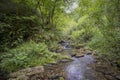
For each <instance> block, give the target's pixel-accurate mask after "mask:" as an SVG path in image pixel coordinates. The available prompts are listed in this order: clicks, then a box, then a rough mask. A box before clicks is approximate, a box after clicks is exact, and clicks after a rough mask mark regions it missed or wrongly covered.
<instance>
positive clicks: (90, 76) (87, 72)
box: [63, 43, 97, 80]
mask: <svg viewBox="0 0 120 80" xmlns="http://www.w3.org/2000/svg"><path fill="white" fill-rule="evenodd" d="M63 48H64V51H65V50H67V51H68V54H69V52H70V51H69V50H71V49H70V47H68V43H67V44H66V43H65V44H64V45H63ZM72 60H73V61H72V62H70V63H69V64H67V65H66V67H65V73H66V74H67V78H66V80H97V79H96V74H95V73H96V72H95V70H94V69H93V67H91V66H90V64H92V63H94V58H93V56H92V55H87V54H84V56H83V57H80V58H76V57H72Z"/></svg>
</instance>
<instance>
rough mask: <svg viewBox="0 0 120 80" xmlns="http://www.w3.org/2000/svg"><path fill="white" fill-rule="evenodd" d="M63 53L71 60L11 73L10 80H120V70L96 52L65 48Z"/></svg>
mask: <svg viewBox="0 0 120 80" xmlns="http://www.w3.org/2000/svg"><path fill="white" fill-rule="evenodd" d="M61 53H62V54H67V55H68V56H71V59H62V60H58V61H56V63H50V64H46V65H44V66H38V67H32V68H27V69H23V70H20V71H17V72H14V73H11V74H10V78H9V80H120V70H119V69H118V68H117V67H115V66H112V65H111V64H110V63H109V61H107V60H106V58H105V57H104V58H99V57H98V56H96V55H95V54H96V52H94V51H91V50H89V49H85V48H77V49H71V48H65V47H64V50H62V52H61Z"/></svg>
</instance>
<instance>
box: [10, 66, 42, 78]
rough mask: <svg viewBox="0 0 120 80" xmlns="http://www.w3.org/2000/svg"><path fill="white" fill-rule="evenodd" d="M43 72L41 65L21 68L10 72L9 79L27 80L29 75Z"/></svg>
mask: <svg viewBox="0 0 120 80" xmlns="http://www.w3.org/2000/svg"><path fill="white" fill-rule="evenodd" d="M43 72H44V67H43V66H37V67H32V68H27V69H22V70H19V71H17V72H13V73H11V74H10V79H9V80H29V77H30V76H32V75H36V74H42V73H43Z"/></svg>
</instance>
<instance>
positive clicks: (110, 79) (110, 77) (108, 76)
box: [105, 75, 117, 80]
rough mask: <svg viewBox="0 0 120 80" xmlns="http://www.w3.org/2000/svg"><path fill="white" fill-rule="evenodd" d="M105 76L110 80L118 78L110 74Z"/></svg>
mask: <svg viewBox="0 0 120 80" xmlns="http://www.w3.org/2000/svg"><path fill="white" fill-rule="evenodd" d="M105 77H106V78H107V79H108V80H117V79H115V78H114V77H113V76H110V75H105Z"/></svg>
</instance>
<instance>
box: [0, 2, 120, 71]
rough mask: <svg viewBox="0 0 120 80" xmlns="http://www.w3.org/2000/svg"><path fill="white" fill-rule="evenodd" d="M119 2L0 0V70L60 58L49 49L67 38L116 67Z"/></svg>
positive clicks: (119, 45)
mask: <svg viewBox="0 0 120 80" xmlns="http://www.w3.org/2000/svg"><path fill="white" fill-rule="evenodd" d="M119 4H120V1H119V0H112V1H111V0H1V1H0V63H1V64H0V69H1V71H6V72H13V71H16V70H18V69H22V68H26V67H31V66H37V65H43V64H45V63H49V62H53V61H55V60H56V59H60V58H61V57H62V56H61V55H58V54H55V53H54V52H51V51H52V49H53V50H55V49H54V48H57V47H58V46H59V45H58V44H57V42H58V41H60V40H64V39H67V38H69V39H71V40H72V41H73V43H75V44H76V45H77V44H85V45H86V46H87V47H90V48H92V49H93V50H97V51H98V53H99V54H100V56H106V57H108V59H109V60H110V61H115V62H116V63H117V64H118V65H119V66H120V23H119V22H120V11H119V9H120V5H119ZM75 5H77V6H75Z"/></svg>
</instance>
